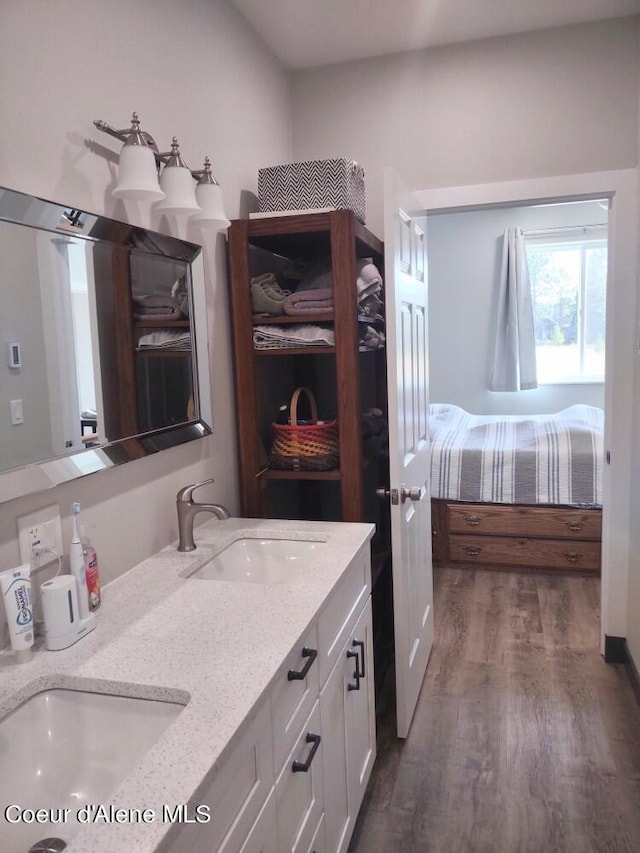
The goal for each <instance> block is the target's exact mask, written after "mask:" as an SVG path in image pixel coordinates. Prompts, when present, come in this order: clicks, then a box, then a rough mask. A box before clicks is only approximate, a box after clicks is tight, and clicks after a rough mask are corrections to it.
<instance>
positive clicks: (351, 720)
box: [163, 544, 376, 853]
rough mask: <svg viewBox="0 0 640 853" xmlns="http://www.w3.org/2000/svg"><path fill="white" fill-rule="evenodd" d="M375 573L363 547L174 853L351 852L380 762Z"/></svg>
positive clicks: (172, 846)
mask: <svg viewBox="0 0 640 853" xmlns="http://www.w3.org/2000/svg"><path fill="white" fill-rule="evenodd" d="M370 566H371V564H370V554H369V546H368V544H367V545H365V546H364V547H363V548H361V549H360V551H358V553H357V554H356V556H355V557H354V558H353V560H352V561H351V562H350V564H349V567H348V568H347V570H346V571H345V572H344V574H343V575H342V577H341V578H340V580H339V581H338V583H337V584H336V586H335V587H334V589H333V590H332V592H331V593H330V595H329V597H328V598H327V600H326V601H325V602H324V605H323V607H322V608H321V610H320V612H319V615H318V617H317V618H316V619H315V620H314V621H313V622H312V623H311V624H310V625H309V626H308V628H307V630H306V631H305V633H304V634H303V637H302V638H301V640H300V642H299V643H298V644H297V645H296V648H294V649H292V651H291V653H290V654H289V656H288V657H287V659H286V660H285V661H284V664H283V666H281V667H280V668H279V670H278V673H277V675H276V677H275V679H274V682H273V684H272V686H271V688H270V691H269V695H268V697H267V698H266V699H264V700H263V701H262V704H261V706H260V710H259V711H258V713H257V715H256V716H255V718H254V720H253V722H252V723H251V724H250V726H249V728H248V729H247V731H246V732H245V734H244V736H243V737H242V738H241V740H240V742H239V743H238V745H237V746H236V747H235V748H234V749H233V750H232V752H231V754H230V756H229V757H228V758H227V760H226V761H225V762H224V764H223V766H222V768H221V769H220V771H219V772H217V773H216V775H215V778H214V781H213V782H212V783H211V784H210V786H209V787H208V788H205V790H204V791H203V792H202V793H201V794H199V795H196V796H195V797H194V798H193V800H192V802H191V804H190V812H192V811H194V810H195V808H196V806H198V805H202V804H206V805H208V806H209V807H210V809H211V821H210V823H208V824H200V825H188V826H183V827H180V829H178V830H177V833H176V834H175V835H174V836H173V838H172V839H171V841H170V843H169V844H168V845H167V846H164V847H163V849H164V850H167V851H170V853H201V852H202V853H205V851H206V853H213V851H224V853H272V851H278V853H289V851H291V853H337V851H344V850H346V848H347V846H348V843H349V839H350V837H351V834H352V832H353V827H354V824H355V820H356V817H357V814H358V810H359V808H360V805H361V803H362V797H363V794H364V789H365V787H366V785H367V782H368V779H369V776H370V773H371V768H372V766H373V762H374V760H375V755H376V740H375V739H376V732H375V705H374V702H375V700H374V679H373V642H372V616H371V567H370Z"/></svg>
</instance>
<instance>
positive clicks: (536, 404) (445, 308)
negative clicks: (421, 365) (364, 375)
mask: <svg viewBox="0 0 640 853" xmlns="http://www.w3.org/2000/svg"><path fill="white" fill-rule="evenodd" d="M606 221H607V211H605V210H603V209H602V208H601V207H600V206H599V205H598V204H596V202H580V203H574V204H554V205H547V206H535V207H503V208H497V209H493V210H482V211H471V212H466V213H445V214H434V215H428V217H427V244H428V257H429V365H430V370H429V383H430V391H429V393H430V397H431V399H432V400H433V401H434V402H435V401H437V402H446V403H453V404H455V405H457V406H462V408H463V409H466V410H467V411H469V412H473V413H474V414H483V415H491V414H512V415H517V414H536V413H538V414H540V413H546V412H557V411H559V410H560V409H563V408H565V407H566V406H572V405H574V404H575V403H585V404H586V405H590V406H599V407H600V408H604V384H603V383H601V382H600V383H585V384H579V385H540V386H539V387H538V388H536V389H534V390H531V391H515V392H510V393H497V392H492V391H489V390H488V382H489V375H490V373H491V365H492V363H493V346H494V342H495V329H496V319H495V318H496V312H497V294H498V286H499V275H500V263H501V257H502V235H503V233H504V229H505V228H509V227H515V226H519V227H520V228H523V229H529V228H531V229H535V228H561V227H567V226H571V225H587V224H595V223H606Z"/></svg>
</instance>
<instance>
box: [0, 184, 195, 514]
mask: <svg viewBox="0 0 640 853" xmlns="http://www.w3.org/2000/svg"><path fill="white" fill-rule="evenodd" d="M0 274H1V276H2V288H1V289H0V502H3V501H7V500H11V499H13V498H15V497H19V496H21V495H24V494H28V493H30V492H33V491H39V490H42V489H46V488H50V487H51V486H54V485H57V484H58V483H61V482H65V481H67V480H70V479H73V478H75V477H79V476H83V475H85V474H89V473H93V472H95V471H99V470H102V469H104V468H109V467H112V466H114V465H119V464H121V463H123V462H128V461H131V460H133V459H138V458H140V457H142V456H146V455H148V454H149V453H154V452H157V451H159V450H163V449H165V448H168V447H172V446H174V445H176V444H181V443H184V442H186V441H191V440H193V439H196V438H201V437H202V436H204V435H207V434H209V433H210V432H211V426H210V425H211V400H210V384H209V358H208V341H207V329H206V319H205V318H206V310H205V297H204V265H203V261H202V255H201V248H200V246H197V245H194V244H192V243H187V242H185V241H182V240H178V239H176V238H174V237H169V236H166V235H164V234H159V233H156V232H152V231H148V230H146V229H144V228H140V227H138V226H133V225H128V224H126V223H123V222H117V221H115V220H112V219H107V218H106V217H103V216H96V215H95V214H91V213H87V212H85V211H81V210H74V209H71V208H69V207H65V206H63V205H60V204H56V203H53V202H49V201H45V200H43V199H38V198H34V197H32V196H28V195H25V194H23V193H19V192H16V191H14V190H9V189H2V188H0Z"/></svg>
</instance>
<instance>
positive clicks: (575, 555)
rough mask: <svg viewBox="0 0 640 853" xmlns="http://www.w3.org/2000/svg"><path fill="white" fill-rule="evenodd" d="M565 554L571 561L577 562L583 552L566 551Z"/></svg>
mask: <svg viewBox="0 0 640 853" xmlns="http://www.w3.org/2000/svg"><path fill="white" fill-rule="evenodd" d="M564 555H565V557H566V558H567V560H568V561H569V562H570V563H577V562H578V560H580V559H581V558H582V554H578V552H577V551H565V553H564Z"/></svg>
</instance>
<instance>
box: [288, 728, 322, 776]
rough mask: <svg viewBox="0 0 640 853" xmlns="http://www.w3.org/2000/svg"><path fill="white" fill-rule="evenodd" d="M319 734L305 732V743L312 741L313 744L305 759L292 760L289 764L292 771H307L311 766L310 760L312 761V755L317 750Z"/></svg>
mask: <svg viewBox="0 0 640 853" xmlns="http://www.w3.org/2000/svg"><path fill="white" fill-rule="evenodd" d="M320 740H321V737H320V735H314V734H313V732H307V736H306V738H305V742H306V743H312V744H313V746H312V747H311V749H310V750H309V755H307V759H306V761H294V762H293V764H292V765H291V771H292V772H293V773H308V772H309V768H310V767H311V762H312V761H313V757H314V755H315V754H316V752H317V751H318V747H319V746H320Z"/></svg>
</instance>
